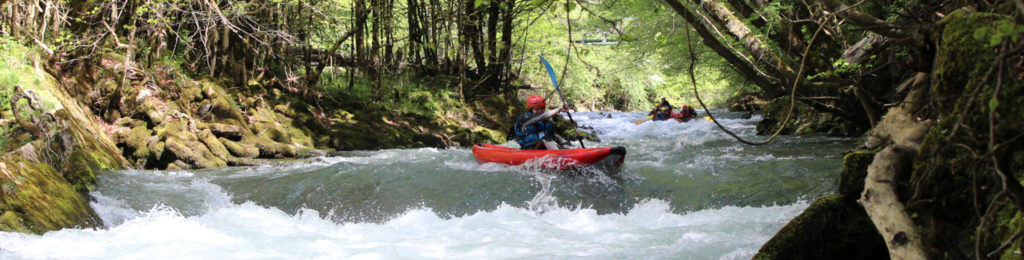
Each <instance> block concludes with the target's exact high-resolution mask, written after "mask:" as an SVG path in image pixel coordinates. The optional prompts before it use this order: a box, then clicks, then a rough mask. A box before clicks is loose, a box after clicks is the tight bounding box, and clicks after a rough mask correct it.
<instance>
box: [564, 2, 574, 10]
mask: <svg viewBox="0 0 1024 260" xmlns="http://www.w3.org/2000/svg"><path fill="white" fill-rule="evenodd" d="M575 9H576V4H575V3H573V2H568V3H566V4H565V10H568V11H569V12H572V10H575Z"/></svg>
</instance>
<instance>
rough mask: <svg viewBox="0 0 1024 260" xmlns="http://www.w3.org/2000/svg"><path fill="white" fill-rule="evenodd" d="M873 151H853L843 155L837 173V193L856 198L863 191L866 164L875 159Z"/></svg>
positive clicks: (875, 151)
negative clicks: (841, 163)
mask: <svg viewBox="0 0 1024 260" xmlns="http://www.w3.org/2000/svg"><path fill="white" fill-rule="evenodd" d="M877 153H878V150H874V151H863V150H860V151H855V152H852V153H849V154H847V155H846V156H844V157H843V170H842V172H841V173H840V174H839V194H841V195H843V196H844V197H846V198H851V199H854V200H856V199H857V198H860V193H861V192H862V191H864V178H867V176H868V165H871V162H872V161H874V159H875V154H877Z"/></svg>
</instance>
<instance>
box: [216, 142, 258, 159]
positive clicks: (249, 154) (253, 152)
mask: <svg viewBox="0 0 1024 260" xmlns="http://www.w3.org/2000/svg"><path fill="white" fill-rule="evenodd" d="M218 140H219V141H220V142H221V143H222V144H224V147H225V148H227V150H228V152H230V153H231V154H232V155H234V156H236V157H239V158H249V159H251V158H256V157H257V156H259V155H260V149H259V148H256V146H255V145H252V144H247V143H239V142H235V141H231V140H228V139H225V138H223V137H221V138H218Z"/></svg>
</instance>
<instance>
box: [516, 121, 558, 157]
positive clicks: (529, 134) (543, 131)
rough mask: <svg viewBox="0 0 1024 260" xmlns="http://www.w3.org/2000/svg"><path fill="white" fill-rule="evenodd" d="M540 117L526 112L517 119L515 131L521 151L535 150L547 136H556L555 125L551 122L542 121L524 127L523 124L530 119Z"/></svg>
mask: <svg viewBox="0 0 1024 260" xmlns="http://www.w3.org/2000/svg"><path fill="white" fill-rule="evenodd" d="M536 116H539V115H535V114H533V112H526V113H523V114H521V115H519V117H517V118H516V123H515V125H514V126H513V130H514V131H515V134H516V142H517V143H519V148H520V149H535V148H536V147H537V143H538V142H540V140H541V139H544V138H545V137H546V136H554V131H555V124H554V123H551V120H541V121H538V122H537V123H534V124H531V125H528V126H524V125H523V124H524V123H526V121H530V119H532V118H534V117H536Z"/></svg>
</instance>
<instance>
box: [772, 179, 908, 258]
mask: <svg viewBox="0 0 1024 260" xmlns="http://www.w3.org/2000/svg"><path fill="white" fill-rule="evenodd" d="M855 199H856V198H854V199H850V198H845V197H844V196H842V195H840V194H832V195H826V196H824V197H821V198H819V199H818V200H816V201H814V203H812V204H811V206H810V207H807V209H806V210H804V212H803V213H800V215H799V216H797V217H795V218H793V220H790V221H789V223H787V224H786V226H784V227H782V229H781V230H779V232H778V233H776V234H775V236H773V237H772V239H771V240H768V242H767V243H765V244H764V245H763V246H761V249H760V250H758V252H757V255H754V257H753V259H834V258H837V257H838V258H841V259H888V257H889V252H888V251H887V249H886V247H885V241H884V240H882V236H881V235H879V234H878V232H876V231H875V229H874V228H873V226H872V224H871V219H869V218H868V216H867V214H866V213H865V212H864V209H863V208H861V207H860V205H858V204H857V202H856V201H855Z"/></svg>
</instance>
